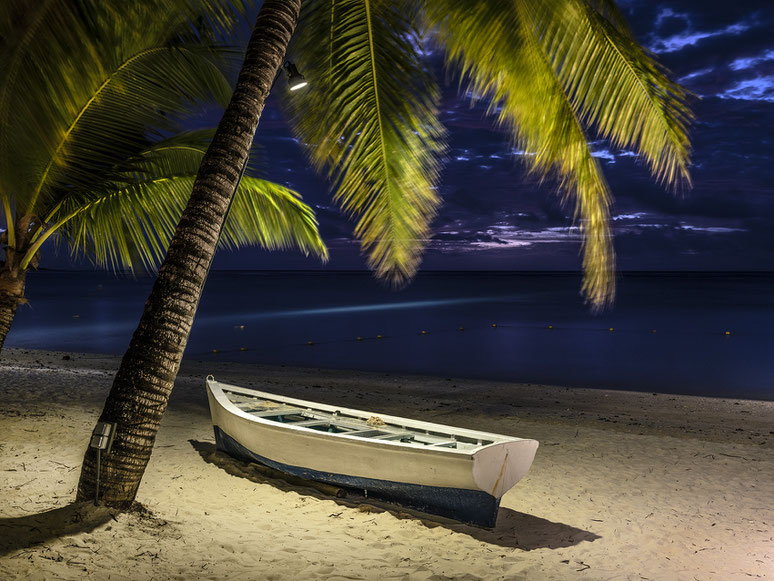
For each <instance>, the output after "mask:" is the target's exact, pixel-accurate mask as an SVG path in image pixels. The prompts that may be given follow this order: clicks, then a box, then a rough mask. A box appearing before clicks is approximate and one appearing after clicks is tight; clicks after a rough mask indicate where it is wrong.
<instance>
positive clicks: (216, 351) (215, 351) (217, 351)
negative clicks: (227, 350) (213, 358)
mask: <svg viewBox="0 0 774 581" xmlns="http://www.w3.org/2000/svg"><path fill="white" fill-rule="evenodd" d="M212 352H213V353H220V351H219V350H217V349H213V350H212Z"/></svg>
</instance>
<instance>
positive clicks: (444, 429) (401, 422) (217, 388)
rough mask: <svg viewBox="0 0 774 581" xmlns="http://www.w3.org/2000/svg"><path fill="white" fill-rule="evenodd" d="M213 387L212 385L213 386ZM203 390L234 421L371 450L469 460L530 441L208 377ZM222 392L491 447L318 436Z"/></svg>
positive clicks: (341, 435)
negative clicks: (373, 418)
mask: <svg viewBox="0 0 774 581" xmlns="http://www.w3.org/2000/svg"><path fill="white" fill-rule="evenodd" d="M213 384H216V385H213ZM221 386H223V387H221ZM207 388H208V389H209V390H210V392H211V393H212V395H213V396H214V397H215V399H216V400H217V401H218V402H219V403H220V405H221V406H223V407H224V408H225V409H226V411H228V412H229V413H232V414H234V415H236V416H238V417H241V418H244V419H247V420H250V421H252V422H254V423H257V424H260V425H263V426H267V427H270V428H275V429H276V428H279V429H290V430H295V431H297V432H300V433H303V434H310V435H314V436H318V437H333V438H344V439H345V440H347V441H355V442H360V443H367V444H370V445H375V446H382V445H383V446H387V447H393V448H394V447H401V448H407V449H411V450H421V451H424V452H427V453H431V454H456V455H462V456H471V457H472V456H474V455H475V454H477V453H479V452H480V451H482V450H485V449H488V448H490V447H494V446H499V445H502V444H507V443H511V442H522V441H528V440H531V439H530V438H517V437H515V436H505V435H502V434H494V433H491V432H481V431H478V430H468V429H466V428H458V427H455V426H447V425H444V424H436V423H433V422H425V421H422V420H412V419H410V418H403V417H399V416H389V415H385V414H381V413H378V412H368V411H365V410H356V409H352V408H344V407H340V406H332V405H328V404H324V403H319V402H312V401H308V400H302V399H297V398H292V397H287V396H284V395H278V394H274V393H269V392H264V391H259V390H256V389H250V388H246V387H240V386H238V385H232V384H228V383H223V382H221V381H217V380H216V379H215V378H213V377H212V376H209V377H207ZM226 391H228V392H232V393H236V394H240V395H248V396H253V397H256V396H257V397H263V398H265V399H267V400H268V401H280V402H282V403H287V404H290V405H295V406H301V407H304V408H311V409H312V410H319V411H324V412H331V413H333V412H336V411H339V412H340V413H342V414H347V415H352V416H354V417H356V418H358V417H359V418H361V419H366V420H367V419H368V418H369V417H370V416H377V417H379V418H381V419H382V420H383V421H384V422H385V423H386V424H394V427H401V426H402V427H404V429H419V430H426V431H430V430H431V429H432V431H436V432H441V433H448V434H449V435H450V436H451V435H459V436H462V437H466V438H475V439H482V440H491V443H489V444H486V445H484V444H481V445H477V444H474V445H473V447H472V448H469V449H467V450H460V449H457V448H444V447H433V446H429V445H426V444H418V443H414V442H401V441H396V440H374V439H372V438H364V437H360V436H351V435H348V434H347V433H345V432H339V433H331V432H322V431H320V430H314V429H312V428H307V427H304V426H296V425H293V424H292V423H280V422H276V421H273V420H268V419H265V418H262V417H258V416H254V415H252V414H250V413H248V412H246V411H244V410H242V409H240V408H239V407H238V406H237V405H236V404H235V403H234V402H232V401H231V400H230V399H229V397H228V396H227V395H226V393H225V392H226ZM302 411H305V410H302ZM438 428H440V429H438ZM374 429H378V427H376V426H375V427H374Z"/></svg>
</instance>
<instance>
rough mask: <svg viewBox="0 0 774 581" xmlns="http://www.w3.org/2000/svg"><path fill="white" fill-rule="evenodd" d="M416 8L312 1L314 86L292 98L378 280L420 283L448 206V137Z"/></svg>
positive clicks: (308, 22)
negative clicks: (443, 200) (420, 269)
mask: <svg viewBox="0 0 774 581" xmlns="http://www.w3.org/2000/svg"><path fill="white" fill-rule="evenodd" d="M410 6H411V4H409V3H406V2H388V1H386V0H342V1H336V2H312V1H309V2H306V4H305V5H304V8H303V10H302V14H303V15H304V20H303V22H302V23H301V24H300V25H299V26H303V27H304V28H303V30H304V32H303V34H299V35H297V37H296V44H295V45H294V48H293V52H294V54H297V55H298V59H299V63H300V65H302V67H303V69H302V70H303V71H304V73H305V74H306V75H308V76H309V77H310V78H314V83H313V84H312V85H310V87H309V90H307V91H304V94H303V97H299V98H298V99H291V108H292V112H293V115H292V117H293V125H294V129H295V130H296V132H297V134H298V135H299V136H300V138H301V139H302V141H303V142H305V143H308V144H311V145H310V147H309V149H308V151H309V155H310V157H311V159H312V161H313V163H314V165H315V166H316V167H317V168H318V169H323V168H325V169H327V174H328V176H329V177H330V178H331V179H332V181H333V184H334V188H335V191H336V193H335V199H336V200H337V201H338V203H339V204H340V205H341V207H342V208H343V209H344V211H345V212H347V213H348V214H349V215H350V216H353V217H355V218H356V219H357V224H356V227H355V234H356V235H357V236H358V237H359V238H360V239H361V241H362V247H363V250H364V251H366V252H367V253H368V263H369V266H370V267H371V268H372V269H374V270H375V272H376V273H377V275H378V276H380V277H384V278H386V279H388V280H390V281H391V282H392V283H393V284H402V283H403V282H404V281H406V280H407V279H408V278H409V277H411V276H413V274H414V273H415V271H416V269H417V266H418V264H419V260H420V253H421V251H422V249H423V248H424V246H425V244H426V241H427V239H428V237H429V224H430V222H431V220H432V219H433V217H434V216H435V214H436V210H437V208H438V204H439V199H438V196H437V194H436V192H435V188H436V185H437V182H438V171H439V157H440V155H441V154H442V152H443V151H444V147H445V146H444V138H445V133H444V130H443V128H442V126H441V125H440V124H439V122H438V119H437V101H438V89H437V87H436V85H435V83H434V81H433V80H432V78H431V76H430V75H429V74H428V73H427V71H426V70H425V68H424V65H423V63H422V62H421V60H420V57H419V55H418V54H417V50H416V49H417V47H418V46H420V45H421V39H420V37H419V32H418V31H417V30H416V28H415V26H414V22H415V19H414V10H413V9H411V8H410Z"/></svg>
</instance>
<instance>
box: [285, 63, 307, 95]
mask: <svg viewBox="0 0 774 581" xmlns="http://www.w3.org/2000/svg"><path fill="white" fill-rule="evenodd" d="M282 68H283V69H285V72H286V73H287V75H288V86H289V87H290V90H291V91H297V90H298V89H300V88H301V87H306V86H307V85H308V84H309V83H307V82H306V79H305V78H304V75H302V74H301V73H299V72H298V69H297V68H296V65H294V64H293V63H291V62H290V61H286V62H285V64H284V65H282Z"/></svg>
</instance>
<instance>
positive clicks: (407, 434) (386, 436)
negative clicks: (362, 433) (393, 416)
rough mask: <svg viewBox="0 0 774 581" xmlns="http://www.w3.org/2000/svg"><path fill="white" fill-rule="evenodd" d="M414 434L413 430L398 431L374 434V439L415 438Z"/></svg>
mask: <svg viewBox="0 0 774 581" xmlns="http://www.w3.org/2000/svg"><path fill="white" fill-rule="evenodd" d="M413 437H414V434H412V433H411V432H397V433H394V434H381V435H379V436H374V437H373V438H372V439H373V440H397V439H403V438H413Z"/></svg>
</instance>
